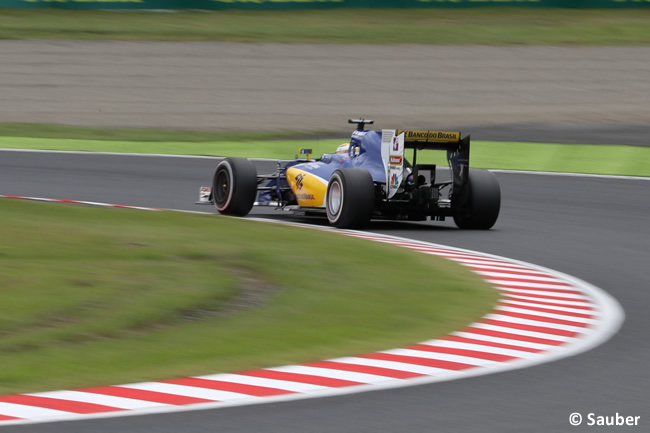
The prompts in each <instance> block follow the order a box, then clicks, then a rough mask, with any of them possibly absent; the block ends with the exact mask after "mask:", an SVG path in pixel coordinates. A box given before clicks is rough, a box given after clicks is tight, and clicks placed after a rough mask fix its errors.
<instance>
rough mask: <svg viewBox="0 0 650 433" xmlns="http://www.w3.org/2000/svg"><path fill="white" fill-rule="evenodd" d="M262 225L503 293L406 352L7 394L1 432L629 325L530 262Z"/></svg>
mask: <svg viewBox="0 0 650 433" xmlns="http://www.w3.org/2000/svg"><path fill="white" fill-rule="evenodd" d="M0 198H11V199H22V200H38V201H49V202H61V203H77V204H86V205H94V206H109V207H125V208H133V209H141V210H155V211H159V210H161V209H152V208H144V207H134V206H123V205H113V204H107V203H96V202H82V201H75V200H56V199H44V198H36V197H19V196H4V195H0ZM256 220H257V221H260V222H266V223H273V224H289V225H294V226H299V227H307V228H312V229H317V230H328V231H332V232H334V233H339V234H343V235H348V236H353V237H358V238H363V239H367V240H371V241H375V242H383V243H388V244H392V245H396V246H400V247H405V248H410V249H412V250H415V251H419V252H421V253H424V254H432V255H436V256H441V257H444V258H447V259H450V260H454V261H456V262H459V263H461V264H463V265H465V266H467V267H468V268H469V269H470V270H471V271H472V272H475V273H477V274H478V275H479V276H480V277H481V278H483V279H484V280H486V281H487V282H488V283H489V284H491V285H492V286H493V287H494V288H495V289H496V290H498V291H499V293H500V295H501V296H500V299H499V301H498V302H497V304H496V306H495V308H494V310H493V311H492V312H491V313H489V314H487V315H486V316H484V317H482V318H480V319H479V320H477V321H476V322H474V323H472V324H470V325H468V326H466V327H465V328H463V329H461V330H459V331H456V332H452V333H450V334H448V335H446V336H443V337H439V338H436V339H434V340H428V341H424V342H420V343H417V344H413V345H409V346H404V347H402V348H397V349H389V350H384V351H379V352H375V353H368V354H361V355H356V356H350V357H343V358H336V359H328V360H324V361H318V362H311V363H306V364H300V365H290V366H279V367H269V368H263V369H260V370H254V371H246V372H237V373H232V374H229V373H224V374H214V375H207V376H198V377H187V378H175V379H169V380H161V381H156V382H144V383H133V384H123V385H115V386H105V387H95V388H83V389H73V390H61V391H51V392H41V393H31V394H19V395H9V396H1V397H0V426H2V425H9V424H26V423H42V422H54V421H70V420H81V419H91V418H107V417H118V416H129V415H144V414H154V413H165V412H178V411H189V410H202V409H215V408H222V407H232V406H243V405H251V404H262V403H272V402H280V401H289V400H297V399H304V398H316V397H326V396H335V395H343V394H352V393H360V392H366V391H373V390H385V389H391V388H398V387H405V386H413V385H421V384H428V383H434V382H441V381H449V380H456V379H462V378H467V377H473V376H480V375H486V374H492V373H497V372H504V371H509V370H514V369H520V368H526V367H531V366H534V365H538V364H542V363H546V362H550V361H554V360H557V359H560V358H565V357H569V356H573V355H576V354H579V353H582V352H585V351H588V350H590V349H592V348H594V347H596V346H598V345H600V344H602V343H604V342H605V341H607V340H608V339H609V338H610V337H611V336H613V335H614V334H615V333H616V332H617V331H618V329H619V328H620V326H621V325H622V323H623V320H624V313H623V310H622V308H621V306H620V305H619V304H618V302H617V301H616V300H615V299H614V298H613V297H611V296H610V295H608V294H607V293H606V292H604V291H603V290H602V289H600V288H598V287H595V286H593V285H591V284H589V283H587V282H585V281H583V280H580V279H577V278H574V277H572V276H570V275H567V274H564V273H561V272H557V271H554V270H552V269H548V268H544V267H541V266H537V265H534V264H531V263H526V262H522V261H518V260H515V259H510V258H505V257H501V256H496V255H492V254H486V253H481V252H477V251H471V250H466V249H460V248H454V247H449V246H445V245H439V244H433V243H428V242H421V241H416V240H412V239H406V238H400V237H394V236H388V235H383V234H374V233H368V232H360V231H349V230H334V229H330V228H327V227H315V226H310V225H307V224H298V223H287V222H281V221H274V220H266V219H256Z"/></svg>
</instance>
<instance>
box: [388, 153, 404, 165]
mask: <svg viewBox="0 0 650 433" xmlns="http://www.w3.org/2000/svg"><path fill="white" fill-rule="evenodd" d="M390 165H402V157H401V156H399V155H391V157H390Z"/></svg>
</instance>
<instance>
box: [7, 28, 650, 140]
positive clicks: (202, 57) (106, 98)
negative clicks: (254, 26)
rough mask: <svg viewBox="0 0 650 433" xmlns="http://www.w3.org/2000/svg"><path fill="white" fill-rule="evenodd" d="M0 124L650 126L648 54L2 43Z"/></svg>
mask: <svg viewBox="0 0 650 433" xmlns="http://www.w3.org/2000/svg"><path fill="white" fill-rule="evenodd" d="M0 58H1V59H2V61H1V62H0V95H1V100H2V104H0V122H35V123H60V124H70V125H84V126H103V127H113V126H121V127H166V128H188V129H200V130H252V129H255V130H267V131H269V130H302V131H316V130H329V131H348V127H347V125H346V124H345V121H346V119H347V118H348V117H351V116H366V117H371V118H375V119H376V120H378V123H377V124H376V127H379V128H381V127H395V125H399V127H404V128H409V127H436V126H437V127H441V125H444V127H445V128H447V127H448V128H454V129H455V128H459V129H460V128H461V127H464V126H467V125H474V126H485V127H493V126H495V125H501V124H531V123H537V124H549V125H551V124H553V125H560V126H562V125H565V126H567V125H568V126H572V125H599V126H600V127H602V125H621V124H629V125H633V124H636V125H641V124H648V123H650V104H648V101H650V80H648V77H650V62H648V61H647V59H649V58H650V47H628V48H626V47H535V46H533V47H529V46H508V47H483V46H481V47H479V46H465V47H451V46H422V45H400V46H366V45H363V46H362V45H344V46H341V45H308V44H266V43H242V44H236V43H212V42H208V43H202V42H183V43H181V42H110V41H108V42H96V41H0Z"/></svg>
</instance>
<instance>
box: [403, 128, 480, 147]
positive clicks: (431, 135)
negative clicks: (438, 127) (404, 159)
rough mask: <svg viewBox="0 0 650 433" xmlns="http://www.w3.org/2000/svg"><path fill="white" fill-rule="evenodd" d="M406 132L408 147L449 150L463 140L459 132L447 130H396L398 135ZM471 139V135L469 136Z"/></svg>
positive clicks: (405, 141)
mask: <svg viewBox="0 0 650 433" xmlns="http://www.w3.org/2000/svg"><path fill="white" fill-rule="evenodd" d="M402 133H403V134H404V147H405V148H406V149H418V150H423V149H436V150H448V149H453V148H457V147H458V145H459V144H460V143H461V142H462V141H463V139H461V136H460V131H458V132H445V131H415V130H400V129H398V130H397V131H396V134H397V135H400V134H402ZM467 138H468V139H469V137H467Z"/></svg>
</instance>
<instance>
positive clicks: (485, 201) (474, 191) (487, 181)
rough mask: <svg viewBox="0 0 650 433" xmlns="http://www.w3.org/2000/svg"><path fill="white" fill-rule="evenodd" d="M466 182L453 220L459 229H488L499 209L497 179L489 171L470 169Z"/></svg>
mask: <svg viewBox="0 0 650 433" xmlns="http://www.w3.org/2000/svg"><path fill="white" fill-rule="evenodd" d="M467 183H468V185H467V186H466V187H467V191H466V192H467V195H466V197H465V201H464V203H463V204H462V205H461V206H459V208H458V209H457V210H456V212H455V213H454V222H455V223H456V225H457V226H458V227H459V228H461V229H468V230H488V229H490V228H492V227H493V226H494V224H495V223H496V222H497V218H498V217H499V211H500V210H501V188H500V187H499V181H498V180H497V177H496V176H495V175H494V173H492V172H490V171H487V170H470V171H469V175H468V179H467Z"/></svg>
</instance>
